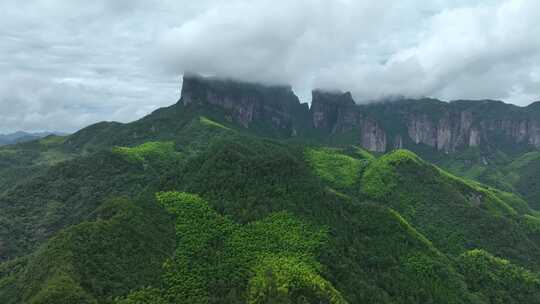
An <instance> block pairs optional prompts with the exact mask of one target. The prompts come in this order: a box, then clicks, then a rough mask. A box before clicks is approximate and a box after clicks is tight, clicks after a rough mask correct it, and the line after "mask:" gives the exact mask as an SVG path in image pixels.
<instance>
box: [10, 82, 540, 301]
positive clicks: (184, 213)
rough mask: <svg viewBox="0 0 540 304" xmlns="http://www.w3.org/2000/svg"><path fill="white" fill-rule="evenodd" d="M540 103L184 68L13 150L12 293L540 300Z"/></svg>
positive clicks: (61, 297)
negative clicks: (112, 118)
mask: <svg viewBox="0 0 540 304" xmlns="http://www.w3.org/2000/svg"><path fill="white" fill-rule="evenodd" d="M539 114H540V103H539V102H536V103H532V104H531V105H529V106H527V107H518V106H514V105H511V104H505V103H503V102H500V101H492V100H481V101H466V100H460V101H452V102H443V101H439V100H435V99H399V100H393V101H387V102H379V103H373V104H357V103H356V102H355V101H354V100H353V98H352V95H351V94H350V93H347V92H329V91H324V90H314V91H313V94H312V101H311V106H309V105H308V104H306V103H301V102H300V101H299V99H298V97H297V96H296V95H295V94H294V92H293V90H292V88H291V87H290V86H267V85H264V84H255V83H246V82H238V81H234V80H228V79H219V78H212V77H201V76H197V75H188V76H185V77H184V80H183V86H182V96H181V98H180V100H179V101H178V102H177V103H175V104H174V105H171V106H169V107H166V108H161V109H158V110H156V111H154V112H153V113H151V114H149V115H147V116H145V117H143V118H141V119H139V120H137V121H134V122H131V123H127V124H122V123H117V122H101V123H97V124H94V125H92V126H89V127H86V128H84V129H82V130H80V131H78V132H76V133H74V134H71V135H67V136H48V137H45V138H41V139H37V140H34V141H30V142H25V143H20V144H18V145H10V146H5V147H2V148H0V224H1V225H0V302H2V303H8V304H11V303H13V304H15V303H117V304H128V303H130V304H131V303H539V302H540V214H539V213H538V211H537V209H538V208H540V191H539V190H538V189H539V187H538V183H539V182H540V176H539V175H540V151H539V150H538V149H539V148H540V115H539Z"/></svg>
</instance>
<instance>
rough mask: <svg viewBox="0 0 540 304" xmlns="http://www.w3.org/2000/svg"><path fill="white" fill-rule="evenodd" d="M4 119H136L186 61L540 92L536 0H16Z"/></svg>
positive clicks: (367, 95)
mask: <svg viewBox="0 0 540 304" xmlns="http://www.w3.org/2000/svg"><path fill="white" fill-rule="evenodd" d="M0 10H1V11H2V12H3V16H2V19H1V20H0V36H1V37H2V39H0V69H1V70H2V72H3V73H2V74H0V132H9V131H15V130H19V129H23V130H29V131H38V130H58V131H75V130H77V129H79V128H81V127H84V126H86V125H88V124H90V123H93V122H97V121H101V120H118V121H123V122H126V121H131V120H134V119H137V118H139V117H141V116H142V115H144V114H145V113H148V112H150V111H151V110H153V109H155V108H157V107H161V106H165V105H169V104H172V103H173V102H175V101H176V100H177V98H178V85H179V84H178V76H179V75H180V74H182V73H184V72H185V71H192V72H201V73H206V74H215V75H219V76H227V77H234V78H238V79H241V80H247V81H260V82H266V83H287V84H291V85H293V87H294V89H295V91H296V92H297V94H299V95H300V97H301V99H303V100H304V101H309V100H310V90H311V89H312V88H314V87H320V88H327V89H341V90H351V91H352V92H353V94H354V96H355V98H356V100H357V101H358V102H367V101H369V100H374V99H378V98H381V97H385V96H392V95H405V96H412V97H415V96H433V97H439V98H444V99H456V98H493V99H505V100H507V101H510V102H513V103H517V104H527V103H529V102H531V101H533V100H538V99H540V64H539V63H540V52H539V51H540V45H539V44H540V40H539V39H537V37H539V36H540V21H539V20H538V18H537V17H536V16H535V15H536V14H537V13H536V12H538V11H540V2H538V1H534V0H521V1H520V0H475V1H471V0H433V1H420V0H403V1H393V0H381V1H367V0H357V1H352V0H336V1H325V0H309V1H308V0H296V1H290V0H287V1H285V0H273V1H270V0H257V1H251V0H230V1H218V0H199V1H174V0H154V1H143V0H130V1H128V0H119V1H108V0H95V1H82V0H73V1H61V0H29V1H16V0H3V1H1V2H0Z"/></svg>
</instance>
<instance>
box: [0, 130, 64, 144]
mask: <svg viewBox="0 0 540 304" xmlns="http://www.w3.org/2000/svg"><path fill="white" fill-rule="evenodd" d="M49 135H60V136H64V135H67V133H63V132H24V131H17V132H14V133H10V134H0V146H4V145H12V144H17V143H22V142H27V141H32V140H35V139H40V138H43V137H46V136H49Z"/></svg>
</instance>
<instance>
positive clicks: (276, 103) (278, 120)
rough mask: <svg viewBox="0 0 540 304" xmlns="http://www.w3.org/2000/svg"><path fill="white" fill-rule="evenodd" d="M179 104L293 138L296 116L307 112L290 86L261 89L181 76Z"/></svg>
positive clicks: (228, 81) (235, 82) (258, 86)
mask: <svg viewBox="0 0 540 304" xmlns="http://www.w3.org/2000/svg"><path fill="white" fill-rule="evenodd" d="M181 103H182V104H183V105H184V106H189V105H192V104H199V105H211V106H215V107H217V108H220V109H221V110H223V111H224V112H225V113H226V115H227V117H228V118H229V119H230V120H232V121H235V122H237V123H239V124H240V125H242V126H244V127H246V128H249V127H251V126H252V125H253V124H254V123H259V124H268V125H269V126H271V127H272V128H274V129H277V130H281V131H284V132H286V133H287V134H289V135H294V133H295V132H296V129H295V122H296V118H297V116H302V113H307V111H308V106H307V104H301V103H300V101H299V99H298V97H296V95H295V94H294V93H293V91H292V88H291V87H290V86H264V85H260V84H254V83H245V82H237V81H232V80H227V79H218V78H205V77H201V76H196V75H193V76H192V75H190V76H184V81H183V85H182V97H181Z"/></svg>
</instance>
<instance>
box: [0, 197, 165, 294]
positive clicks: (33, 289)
mask: <svg viewBox="0 0 540 304" xmlns="http://www.w3.org/2000/svg"><path fill="white" fill-rule="evenodd" d="M173 247H174V226H173V225H172V219H171V217H170V216H169V215H168V214H167V213H166V212H164V211H163V210H162V209H161V208H158V206H157V204H155V203H153V201H150V202H148V201H147V199H141V200H140V201H137V202H132V201H129V200H127V199H114V200H110V201H108V202H106V203H105V204H103V205H102V206H101V207H99V208H98V209H97V210H96V211H95V212H93V213H92V215H91V219H89V220H87V221H84V222H82V223H80V224H77V225H74V226H72V227H70V228H67V229H66V230H63V231H61V232H60V233H58V234H57V235H55V236H54V237H53V238H51V239H50V240H49V241H48V242H47V243H46V244H45V245H44V246H42V247H40V248H39V249H38V250H37V251H36V252H34V253H32V254H31V255H29V256H26V257H24V258H19V259H16V260H13V261H10V262H8V263H4V264H1V266H0V274H2V276H1V277H0V290H1V291H2V292H0V302H2V303H6V304H9V303H35V304H37V303H40V304H45V303H51V304H53V303H54V304H57V303H110V302H111V301H112V300H113V299H114V298H115V297H116V296H119V295H122V294H125V293H127V292H128V291H129V290H131V289H133V288H137V287H142V286H146V285H148V284H152V283H153V282H156V280H158V279H159V277H160V274H161V269H162V268H161V265H162V264H163V262H164V261H165V259H166V258H167V257H168V256H169V255H170V252H171V251H172V249H173Z"/></svg>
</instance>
